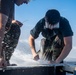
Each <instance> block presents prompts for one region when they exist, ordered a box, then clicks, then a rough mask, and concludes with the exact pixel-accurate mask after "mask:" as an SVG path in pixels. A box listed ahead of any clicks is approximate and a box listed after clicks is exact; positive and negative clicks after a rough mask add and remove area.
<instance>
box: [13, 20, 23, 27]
mask: <svg viewBox="0 0 76 75" xmlns="http://www.w3.org/2000/svg"><path fill="white" fill-rule="evenodd" d="M12 23H15V24H17V25H19V26H20V27H22V25H23V24H22V23H21V22H20V21H18V20H12Z"/></svg>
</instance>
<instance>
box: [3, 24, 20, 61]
mask: <svg viewBox="0 0 76 75" xmlns="http://www.w3.org/2000/svg"><path fill="white" fill-rule="evenodd" d="M19 36H20V27H19V26H18V25H16V24H12V25H11V28H10V30H9V31H8V32H7V33H5V37H4V39H3V42H2V49H3V51H4V52H5V59H6V61H9V60H10V58H11V56H12V53H13V52H14V50H15V48H16V46H17V44H18V40H19Z"/></svg>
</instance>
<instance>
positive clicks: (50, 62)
mask: <svg viewBox="0 0 76 75" xmlns="http://www.w3.org/2000/svg"><path fill="white" fill-rule="evenodd" d="M49 64H59V62H56V61H49Z"/></svg>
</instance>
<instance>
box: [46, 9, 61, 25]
mask: <svg viewBox="0 0 76 75" xmlns="http://www.w3.org/2000/svg"><path fill="white" fill-rule="evenodd" d="M45 18H46V20H47V21H48V23H49V24H56V23H57V22H59V20H60V13H59V11H58V10H56V9H51V10H48V11H47V12H46V14H45Z"/></svg>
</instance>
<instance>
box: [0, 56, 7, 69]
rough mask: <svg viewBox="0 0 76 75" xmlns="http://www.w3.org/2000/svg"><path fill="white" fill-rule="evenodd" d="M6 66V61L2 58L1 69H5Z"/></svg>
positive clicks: (0, 61) (0, 59)
mask: <svg viewBox="0 0 76 75" xmlns="http://www.w3.org/2000/svg"><path fill="white" fill-rule="evenodd" d="M6 66H7V64H6V61H5V60H4V58H3V57H0V68H4V67H6Z"/></svg>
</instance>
